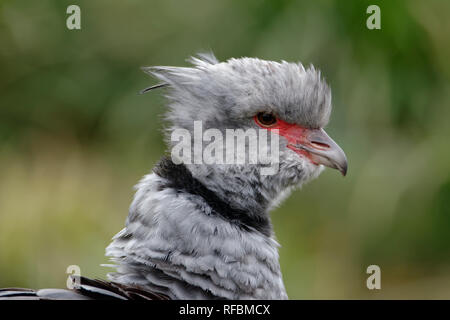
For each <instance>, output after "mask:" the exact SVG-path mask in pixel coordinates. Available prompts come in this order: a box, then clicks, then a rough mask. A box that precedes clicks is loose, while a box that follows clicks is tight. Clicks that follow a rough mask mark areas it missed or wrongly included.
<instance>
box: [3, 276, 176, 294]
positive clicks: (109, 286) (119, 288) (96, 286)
mask: <svg viewBox="0 0 450 320" xmlns="http://www.w3.org/2000/svg"><path fill="white" fill-rule="evenodd" d="M78 279H79V281H78ZM78 279H77V278H76V277H74V276H72V280H73V282H74V283H78V284H79V285H77V286H76V288H74V289H73V290H68V289H41V290H33V289H23V288H4V289H0V300H4V299H8V300H9V299H13V300H169V297H167V296H165V295H163V294H160V293H156V292H151V291H148V290H145V289H144V288H141V287H139V286H131V285H124V284H120V283H115V282H106V281H103V280H97V279H95V280H94V279H88V278H85V277H79V278H78Z"/></svg>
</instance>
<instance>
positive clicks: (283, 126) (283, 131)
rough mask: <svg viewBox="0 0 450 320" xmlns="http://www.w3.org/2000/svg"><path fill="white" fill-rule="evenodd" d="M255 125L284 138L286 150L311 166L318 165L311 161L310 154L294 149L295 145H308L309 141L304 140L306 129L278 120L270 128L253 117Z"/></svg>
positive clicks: (256, 117)
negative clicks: (301, 157)
mask: <svg viewBox="0 0 450 320" xmlns="http://www.w3.org/2000/svg"><path fill="white" fill-rule="evenodd" d="M253 119H254V121H255V123H256V124H257V125H258V126H259V127H261V128H263V129H266V130H269V131H274V130H278V132H276V131H275V133H277V134H278V135H280V136H282V137H284V138H285V139H286V140H287V141H288V146H287V147H288V148H289V149H291V150H293V151H294V152H296V153H297V154H300V155H303V156H305V157H306V158H308V159H309V160H310V161H311V162H312V163H313V164H315V165H318V163H316V162H314V161H313V160H312V156H311V153H309V152H308V151H306V150H303V149H298V148H295V147H294V145H296V144H303V145H306V144H309V141H308V140H307V139H306V136H307V133H308V129H307V128H303V127H300V126H299V125H296V124H292V123H288V122H286V121H283V120H280V119H278V118H277V122H275V123H274V124H273V125H270V126H264V125H262V124H261V123H260V122H259V121H258V116H254V118H253Z"/></svg>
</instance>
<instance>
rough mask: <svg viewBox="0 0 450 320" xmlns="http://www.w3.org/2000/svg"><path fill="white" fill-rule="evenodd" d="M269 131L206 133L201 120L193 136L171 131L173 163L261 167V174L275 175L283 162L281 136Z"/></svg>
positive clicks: (214, 131)
mask: <svg viewBox="0 0 450 320" xmlns="http://www.w3.org/2000/svg"><path fill="white" fill-rule="evenodd" d="M270 132H273V133H274V134H270ZM270 132H268V130H265V129H254V128H249V129H247V130H245V131H244V130H243V129H225V132H223V131H221V130H219V129H214V128H209V129H206V130H203V124H202V121H194V130H193V136H192V134H191V131H189V130H187V129H183V128H177V129H175V130H173V131H172V134H171V137H170V139H171V142H172V145H173V147H172V150H171V157H172V161H173V162H174V163H175V164H181V163H183V164H208V165H212V164H235V165H240V164H242V165H243V164H260V165H262V166H261V174H262V175H273V174H276V173H277V172H278V169H279V163H280V159H279V136H278V134H277V133H278V130H271V131H270ZM268 133H269V134H268ZM269 140H270V141H269Z"/></svg>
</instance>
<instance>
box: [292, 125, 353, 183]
mask: <svg viewBox="0 0 450 320" xmlns="http://www.w3.org/2000/svg"><path fill="white" fill-rule="evenodd" d="M302 131H303V134H302V136H301V138H300V139H296V141H295V142H291V141H289V144H288V147H289V148H290V149H292V150H294V151H296V152H297V151H299V152H300V153H301V151H303V152H306V154H307V156H308V157H309V158H310V159H311V161H312V162H313V163H315V164H323V165H324V166H327V167H330V168H333V169H337V170H339V171H340V172H341V173H342V175H343V176H345V175H346V174H347V157H346V156H345V153H344V151H343V150H342V149H341V147H339V146H338V144H337V143H336V142H334V141H333V139H331V138H330V137H329V136H328V134H327V133H326V132H325V130H323V129H303V130H302ZM288 140H291V139H288Z"/></svg>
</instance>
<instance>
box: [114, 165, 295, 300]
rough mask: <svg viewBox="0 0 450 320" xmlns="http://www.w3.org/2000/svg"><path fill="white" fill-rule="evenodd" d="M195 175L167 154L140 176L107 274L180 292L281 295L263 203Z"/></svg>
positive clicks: (283, 294) (178, 295) (207, 295)
mask: <svg viewBox="0 0 450 320" xmlns="http://www.w3.org/2000/svg"><path fill="white" fill-rule="evenodd" d="M200 177H201V176H198V175H196V171H191V170H189V169H188V168H187V167H185V166H184V165H175V164H173V162H171V161H170V160H168V159H163V160H162V161H161V162H160V163H159V164H158V165H157V166H156V167H155V169H154V173H153V174H150V175H147V176H145V177H144V179H143V180H142V181H141V182H140V183H139V185H138V186H137V192H136V195H135V198H134V201H133V203H132V205H131V207H130V214H129V216H128V219H127V225H126V228H125V229H123V230H122V231H121V232H120V233H119V234H117V235H116V237H115V238H114V240H113V242H112V243H111V244H110V245H109V246H108V248H107V255H108V256H110V257H111V258H112V260H113V261H114V262H116V263H117V265H116V268H117V272H115V273H112V274H110V275H109V277H110V279H111V280H113V281H116V282H119V283H124V284H134V285H140V286H143V287H145V288H148V289H151V290H154V291H157V292H160V293H163V294H166V295H168V296H169V297H172V298H178V299H197V298H199V299H205V298H206V299H208V298H211V299H213V298H227V299H245V298H246V299H252V298H258V299H283V298H287V296H286V291H285V289H284V285H283V281H282V277H281V271H280V266H279V262H278V244H277V242H276V241H275V240H274V239H273V237H272V232H271V226H270V221H269V219H268V214H267V208H265V209H266V210H263V208H262V207H261V206H259V207H258V206H257V205H256V204H253V205H251V206H249V205H246V204H244V203H243V200H242V199H243V198H239V197H238V196H237V194H236V190H234V189H233V188H222V189H221V188H219V186H218V185H215V184H211V183H208V184H207V183H205V182H203V181H205V180H204V179H202V178H200ZM216 177H217V176H216ZM211 179H213V178H212V177H211ZM226 183H227V181H225V182H224V184H226ZM206 185H207V186H206ZM219 191H224V192H225V191H226V192H228V194H229V195H230V199H232V200H231V201H225V200H224V197H223V196H218V193H219ZM231 191H233V192H231ZM246 194H247V195H248V196H250V195H254V194H252V193H251V192H250V191H249V190H247V191H246ZM244 208H254V209H258V210H259V211H257V213H256V212H251V213H249V212H247V211H246V210H245V209H244ZM263 213H264V215H263Z"/></svg>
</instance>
